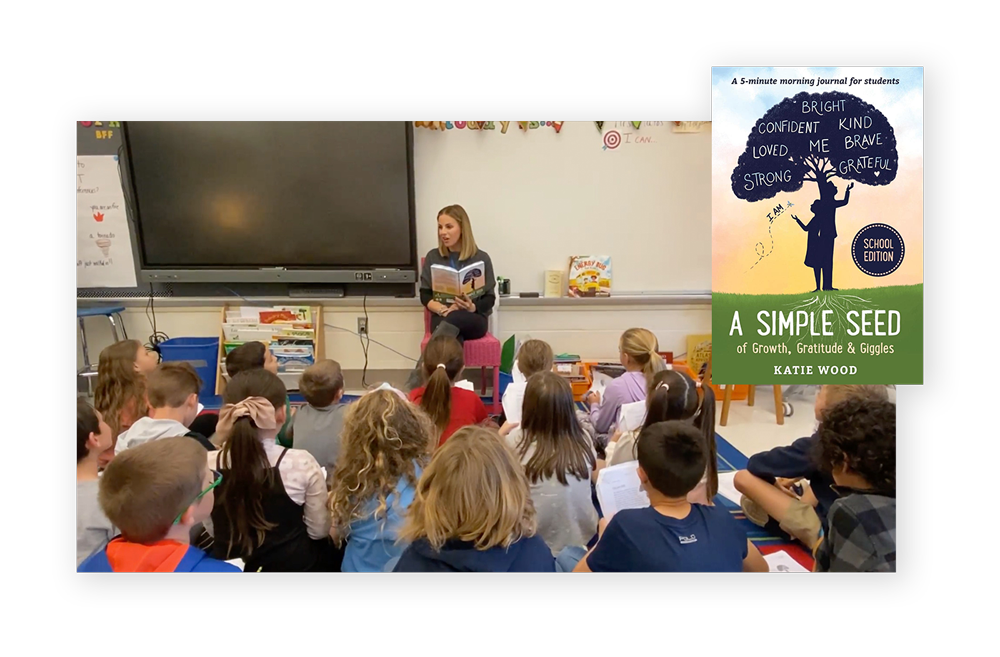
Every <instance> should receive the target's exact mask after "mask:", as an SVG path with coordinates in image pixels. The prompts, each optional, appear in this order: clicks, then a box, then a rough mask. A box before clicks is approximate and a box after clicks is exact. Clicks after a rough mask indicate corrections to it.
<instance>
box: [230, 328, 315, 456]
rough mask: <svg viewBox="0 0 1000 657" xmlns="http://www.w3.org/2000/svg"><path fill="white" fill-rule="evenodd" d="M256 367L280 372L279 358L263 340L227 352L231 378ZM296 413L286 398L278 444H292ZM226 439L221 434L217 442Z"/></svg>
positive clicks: (288, 445)
mask: <svg viewBox="0 0 1000 657" xmlns="http://www.w3.org/2000/svg"><path fill="white" fill-rule="evenodd" d="M255 369H265V370H267V371H268V372H270V373H271V374H274V375H277V374H278V359H277V358H275V357H274V354H272V353H271V350H270V349H268V347H267V345H265V344H264V343H263V342H247V343H245V344H241V345H240V346H238V347H236V348H235V349H233V350H232V351H230V352H229V353H228V354H226V374H228V375H229V378H230V380H232V378H233V377H234V376H236V375H237V374H239V373H240V372H246V371H247V370H255ZM294 415H295V414H294V413H293V412H292V407H291V405H290V404H289V403H288V399H287V398H286V399H285V421H284V424H282V425H281V429H280V430H279V431H278V435H277V438H276V440H277V442H278V444H279V445H280V446H282V447H291V446H292V438H291V436H290V435H289V434H290V433H291V429H292V417H293V416H294ZM224 440H225V436H224V435H221V436H219V437H218V439H216V441H215V442H216V443H220V442H222V441H224Z"/></svg>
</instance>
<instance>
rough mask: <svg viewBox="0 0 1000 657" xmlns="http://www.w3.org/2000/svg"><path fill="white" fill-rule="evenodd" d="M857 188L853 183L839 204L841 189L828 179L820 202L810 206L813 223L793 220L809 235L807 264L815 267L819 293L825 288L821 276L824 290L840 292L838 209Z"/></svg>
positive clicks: (821, 186) (795, 218)
mask: <svg viewBox="0 0 1000 657" xmlns="http://www.w3.org/2000/svg"><path fill="white" fill-rule="evenodd" d="M853 187H854V183H851V184H849V185H848V186H847V191H845V192H844V200H843V201H838V200H837V199H836V196H837V186H836V185H834V184H833V183H832V182H831V181H829V180H827V181H825V182H824V183H823V184H821V185H820V186H819V199H818V200H816V201H813V204H812V205H811V206H809V209H810V210H812V213H813V218H812V220H811V221H810V222H809V224H808V225H806V224H803V223H802V222H801V221H800V220H799V218H798V217H797V216H795V215H794V214H793V215H792V219H794V220H795V221H796V223H798V224H799V227H800V228H802V230H804V231H806V232H807V233H808V234H809V237H808V239H807V241H806V259H805V265H806V267H812V270H813V275H814V276H815V277H816V289H815V290H813V292H819V291H820V289H821V286H820V278H821V276H820V275H821V274H822V289H823V290H836V289H837V288H835V287H833V243H834V241H835V240H836V239H837V219H836V215H837V208H840V207H843V206H845V205H847V202H848V201H849V200H850V198H851V188H853Z"/></svg>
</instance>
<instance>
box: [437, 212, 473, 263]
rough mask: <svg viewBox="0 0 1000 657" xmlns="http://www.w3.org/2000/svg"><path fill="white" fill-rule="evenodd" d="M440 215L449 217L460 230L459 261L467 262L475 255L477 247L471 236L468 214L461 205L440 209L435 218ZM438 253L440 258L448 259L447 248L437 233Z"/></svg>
mask: <svg viewBox="0 0 1000 657" xmlns="http://www.w3.org/2000/svg"><path fill="white" fill-rule="evenodd" d="M441 215H445V216H448V217H451V218H452V219H454V220H455V221H457V222H458V227H459V228H461V229H462V250H461V251H460V252H459V254H458V259H459V260H468V259H469V258H471V257H472V256H474V255H476V251H478V250H479V247H477V246H476V238H475V237H473V236H472V223H471V222H470V221H469V213H468V212H466V211H465V208H463V207H462V206H461V205H449V206H447V207H443V208H441V210H439V211H438V213H437V218H438V219H440V218H441ZM438 253H440V254H441V256H442V257H445V258H447V257H448V247H446V246H445V245H444V242H442V241H441V234H440V233H438Z"/></svg>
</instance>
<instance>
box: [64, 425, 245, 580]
mask: <svg viewBox="0 0 1000 657" xmlns="http://www.w3.org/2000/svg"><path fill="white" fill-rule="evenodd" d="M219 482H220V474H219V473H218V472H214V471H212V470H211V469H210V468H209V467H208V466H207V464H206V463H205V449H204V448H203V447H202V446H201V445H199V444H198V443H196V442H195V441H193V440H191V439H190V438H188V437H186V436H175V437H172V438H162V439H160V440H156V441H153V442H149V443H146V444H143V445H139V446H137V447H134V448H132V449H129V450H126V451H125V452H122V453H121V454H119V455H118V456H117V457H115V459H114V460H113V461H112V462H111V463H110V464H109V465H108V467H107V469H106V470H105V471H104V475H103V476H102V477H101V479H100V483H99V485H98V500H99V502H100V505H101V509H103V511H104V514H105V515H106V516H107V517H108V520H110V521H111V523H112V524H114V526H115V527H118V528H119V529H120V530H121V536H120V537H118V538H116V539H114V540H112V541H111V542H110V543H108V544H107V546H105V547H104V549H102V550H99V551H97V552H95V553H94V554H92V555H91V556H90V557H88V558H87V559H86V560H85V561H84V562H83V563H82V564H80V566H79V568H78V571H80V572H105V573H107V572H115V573H136V572H156V573H182V572H194V573H225V572H239V568H237V567H236V566H233V565H232V564H228V563H225V562H223V561H219V560H217V559H213V558H211V557H209V556H208V555H207V554H205V553H204V552H203V551H202V550H199V549H198V548H196V547H194V546H192V545H190V544H189V540H190V538H189V537H190V533H191V528H192V527H194V526H195V525H196V524H198V523H199V522H203V521H204V520H205V519H206V518H208V516H209V514H210V513H211V512H212V505H213V503H214V495H213V489H214V488H215V487H216V486H218V484H219Z"/></svg>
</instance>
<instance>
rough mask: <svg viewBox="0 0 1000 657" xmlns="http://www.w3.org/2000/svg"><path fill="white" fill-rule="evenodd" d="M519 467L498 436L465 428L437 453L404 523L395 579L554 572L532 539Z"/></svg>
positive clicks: (528, 504) (536, 539) (549, 558)
mask: <svg viewBox="0 0 1000 657" xmlns="http://www.w3.org/2000/svg"><path fill="white" fill-rule="evenodd" d="M535 527H536V519H535V509H534V506H533V505H532V502H531V494H530V491H529V489H528V481H527V478H526V477H525V475H524V470H523V468H522V467H521V464H520V463H518V461H517V458H516V457H515V456H514V454H513V453H512V452H511V451H510V449H509V448H507V446H506V445H504V444H503V441H502V439H501V438H500V436H499V435H498V434H497V432H496V431H494V430H492V429H487V428H484V427H465V428H464V429H461V430H460V431H458V432H457V433H455V435H454V436H452V437H451V439H450V440H449V441H448V442H447V443H445V444H444V445H442V446H441V448H439V449H438V450H437V451H436V452H435V453H434V458H433V459H431V463H430V465H429V466H427V470H426V471H425V472H424V476H423V477H421V479H420V484H419V485H418V487H417V493H416V497H415V498H414V500H413V504H412V505H411V506H410V510H409V512H408V513H407V516H406V526H405V529H404V530H403V534H402V536H403V538H404V539H405V540H407V541H410V545H409V547H407V548H406V551H405V552H403V555H402V556H401V557H400V558H399V561H398V562H397V563H396V566H395V568H394V571H395V572H543V573H551V572H555V570H556V567H555V558H554V557H553V556H552V552H550V551H549V547H548V546H547V545H546V544H545V541H543V540H542V538H541V537H540V536H538V535H537V534H536V533H535Z"/></svg>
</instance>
